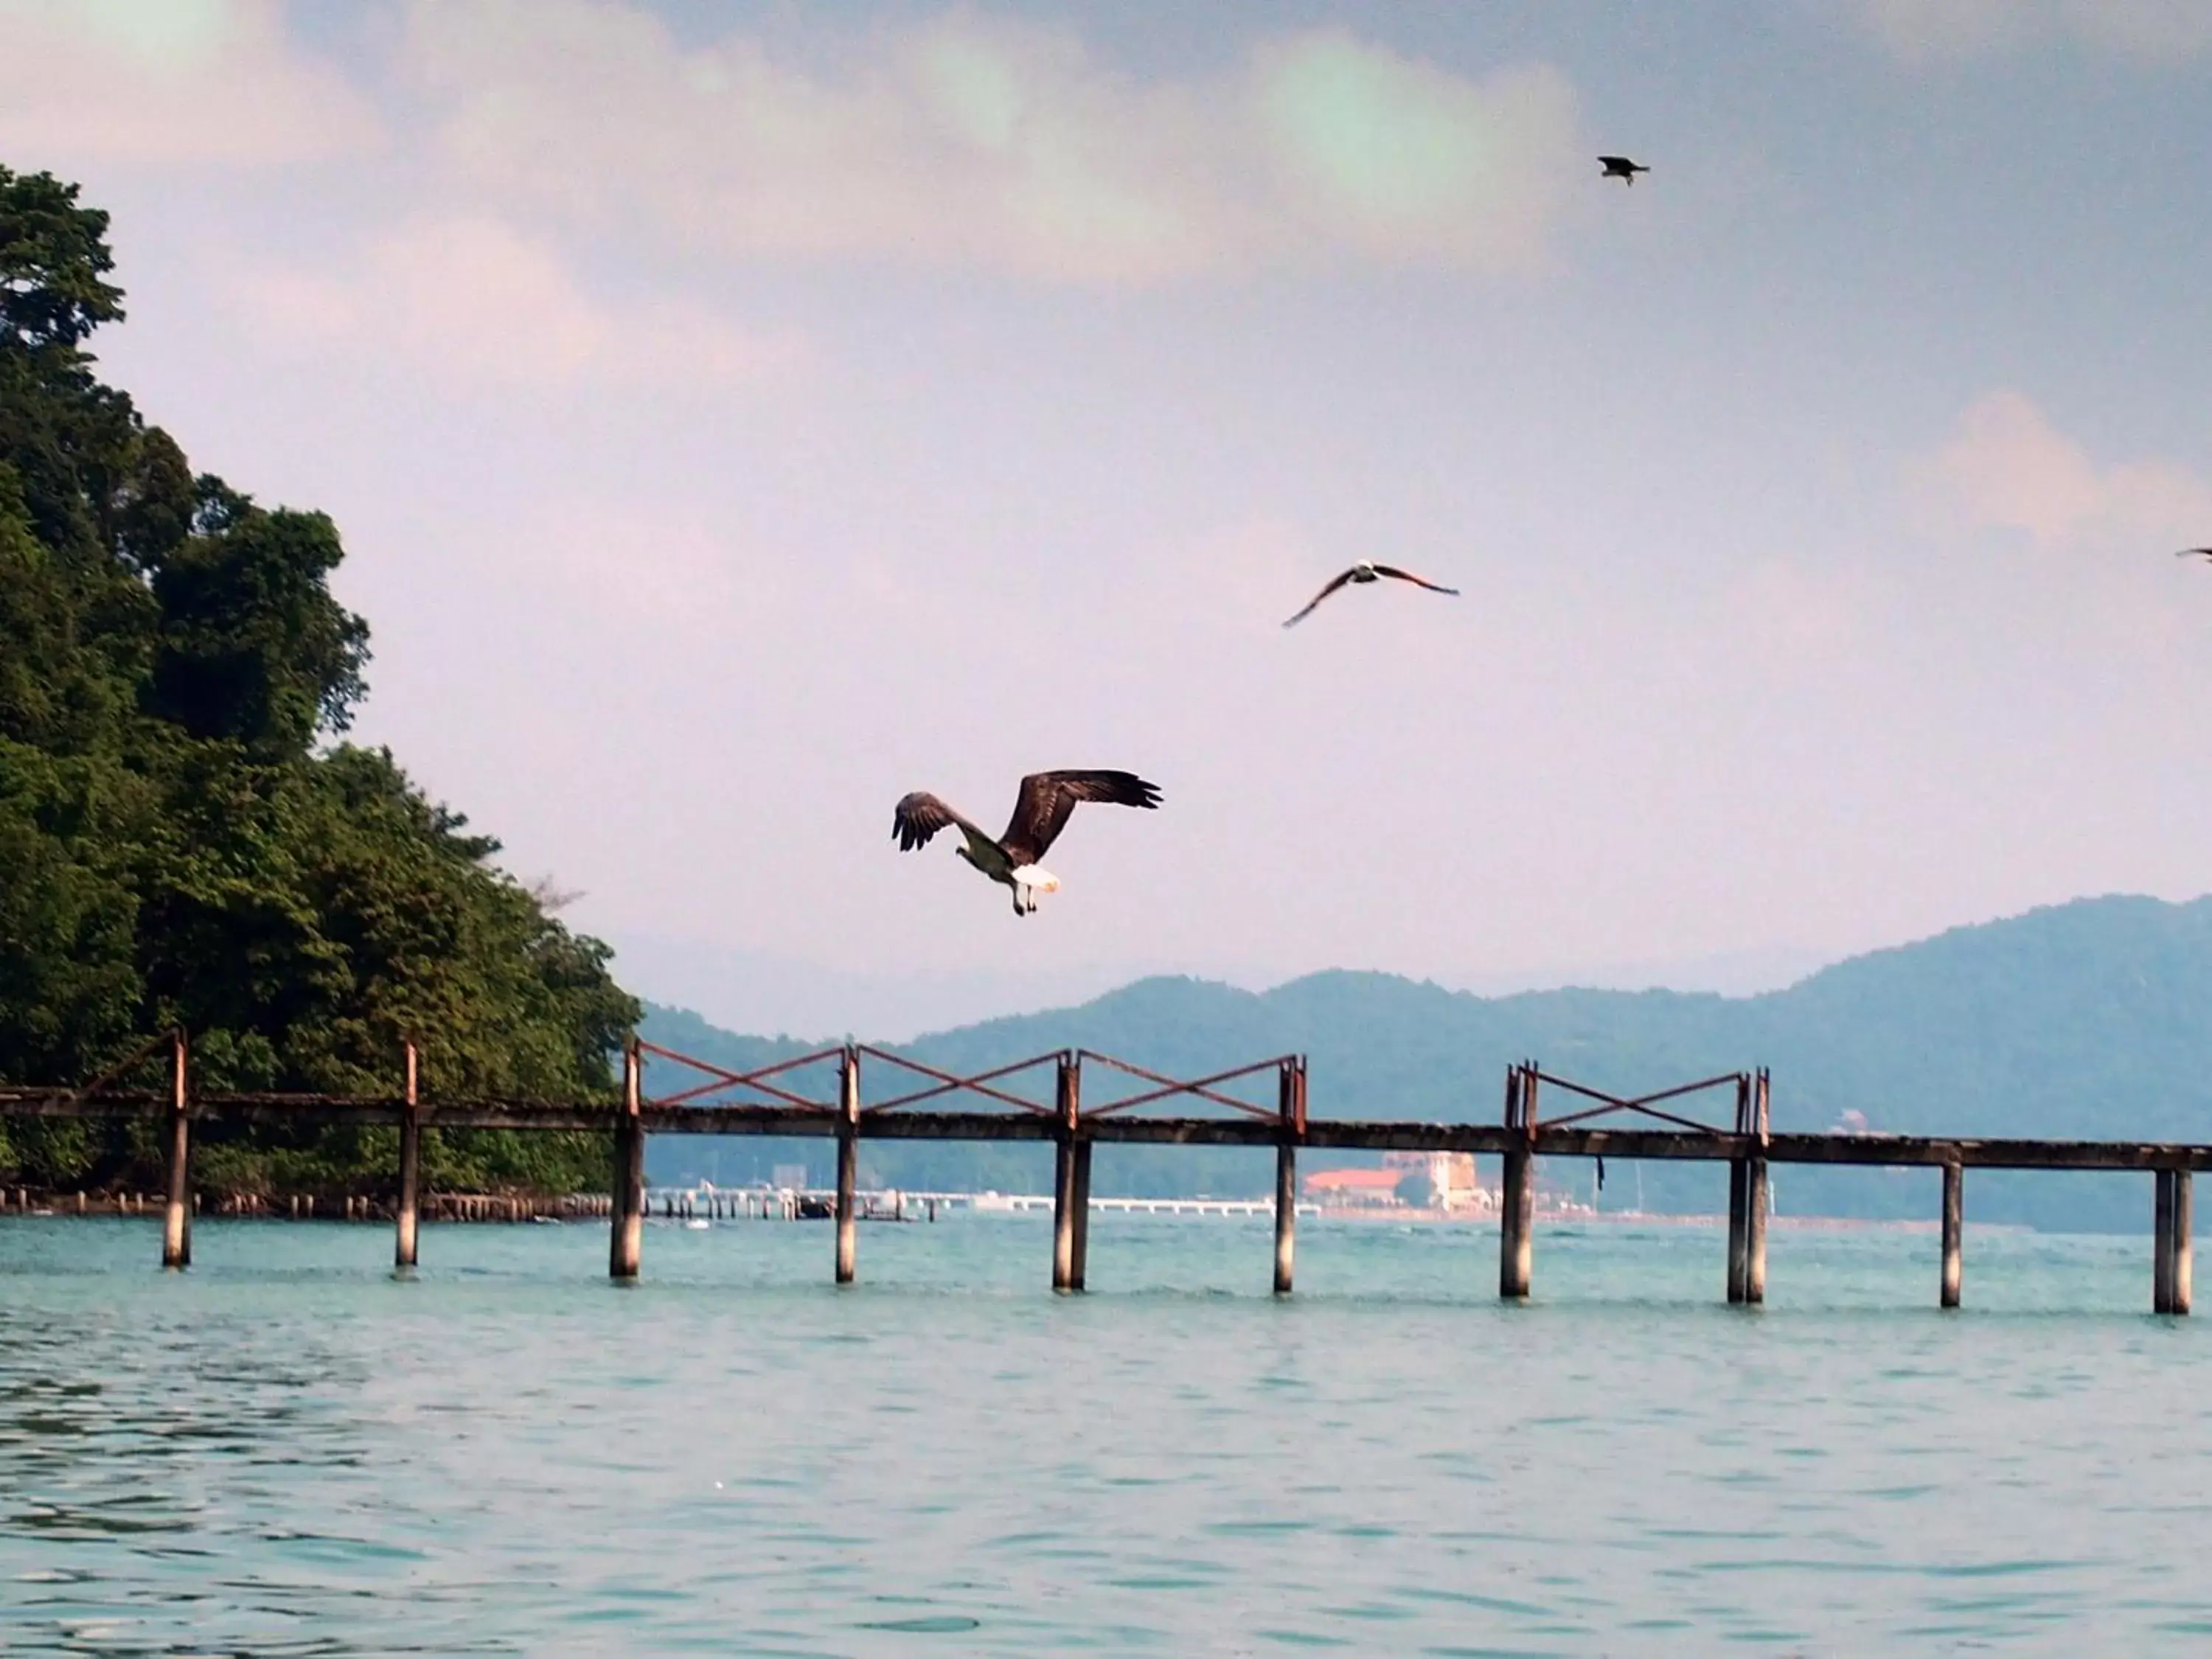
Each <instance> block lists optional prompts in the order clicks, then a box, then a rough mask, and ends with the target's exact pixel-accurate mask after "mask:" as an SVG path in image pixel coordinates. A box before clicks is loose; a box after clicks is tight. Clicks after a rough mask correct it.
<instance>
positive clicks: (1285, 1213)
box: [0, 1033, 2212, 1316]
mask: <svg viewBox="0 0 2212 1659" xmlns="http://www.w3.org/2000/svg"><path fill="white" fill-rule="evenodd" d="M161 1048H167V1051H168V1052H167V1055H166V1060H167V1079H166V1084H167V1086H166V1087H163V1088H158V1089H155V1088H147V1087H143V1086H137V1087H125V1086H121V1085H118V1083H117V1081H116V1079H119V1078H124V1077H128V1076H130V1075H131V1074H132V1073H134V1072H137V1070H139V1069H140V1068H141V1067H142V1066H144V1065H145V1064H147V1063H148V1062H149V1060H151V1059H153V1058H154V1057H155V1056H156V1055H157V1054H159V1051H160V1050H161ZM649 1063H650V1064H653V1066H655V1067H656V1069H659V1068H673V1069H674V1071H675V1073H676V1074H677V1081H678V1084H679V1085H680V1086H678V1087H676V1088H674V1089H672V1090H671V1091H669V1092H666V1093H664V1094H660V1095H657V1096H656V1095H651V1094H648V1093H647V1091H646V1086H645V1079H646V1073H647V1065H648V1064H649ZM394 1071H395V1076H394V1082H395V1083H396V1084H397V1085H398V1089H397V1091H395V1092H394V1093H393V1094H392V1095H391V1096H389V1097H350V1096H336V1095H296V1094H225V1093H201V1092H197V1091H195V1090H193V1088H192V1087H191V1045H190V1042H189V1041H188V1039H187V1038H186V1036H185V1035H184V1034H183V1033H169V1034H166V1035H164V1036H161V1037H159V1038H156V1039H155V1040H154V1041H153V1042H149V1043H148V1044H147V1045H146V1046H145V1047H144V1048H141V1049H140V1050H138V1051H137V1053H136V1054H132V1055H131V1056H130V1057H129V1058H128V1059H126V1060H122V1061H119V1062H118V1063H117V1064H116V1065H115V1066H112V1067H110V1068H108V1070H107V1071H106V1072H104V1073H101V1074H100V1076H99V1077H97V1078H95V1079H93V1080H92V1081H91V1082H89V1083H88V1084H86V1085H82V1086H81V1087H77V1088H73V1089H68V1088H24V1087H5V1086H0V1119H24V1118H63V1119H67V1118H78V1119H110V1120H112V1119H129V1120H138V1121H150V1122H153V1123H155V1124H156V1125H157V1126H159V1127H161V1128H165V1129H166V1130H167V1136H166V1144H167V1148H168V1162H167V1176H168V1179H167V1191H166V1193H165V1194H164V1197H163V1223H162V1242H161V1263H162V1265H163V1266H164V1267H170V1268H178V1269H181V1268H183V1267H187V1266H189V1265H190V1263H191V1218H192V1215H193V1213H194V1212H195V1211H196V1210H197V1208H198V1204H197V1195H196V1194H195V1191H194V1188H193V1186H192V1181H191V1140H192V1134H191V1131H192V1126H193V1125H194V1124H196V1123H210V1122H221V1123H230V1124H246V1125H252V1124H269V1125H291V1126H298V1125H324V1124H341V1123H343V1124H380V1125H381V1124H390V1125H393V1126H396V1127H398V1130H399V1152H398V1161H397V1168H396V1170H394V1172H393V1180H394V1187H395V1189H396V1194H397V1196H396V1199H395V1200H394V1201H393V1203H392V1206H391V1214H392V1218H393V1221H394V1229H395V1242H394V1261H395V1262H396V1264H397V1266H398V1268H399V1269H400V1270H401V1271H403V1272H404V1271H405V1270H406V1269H408V1268H410V1267H413V1266H414V1265H415V1263H416V1260H417V1255H418V1249H419V1245H420V1240H421V1232H420V1227H421V1223H422V1219H423V1218H424V1216H425V1215H426V1213H428V1214H438V1213H440V1212H441V1209H440V1208H433V1209H432V1210H430V1211H428V1212H426V1210H425V1207H424V1206H423V1203H422V1194H420V1192H419V1191H418V1190H417V1188H418V1183H419V1175H418V1169H419V1152H418V1148H419V1144H420V1136H421V1133H422V1131H423V1130H424V1129H428V1128H436V1129H509V1130H588V1131H593V1132H597V1133H605V1135H606V1136H607V1137H608V1141H609V1149H610V1167H611V1182H610V1192H609V1194H608V1196H607V1198H606V1199H605V1201H604V1203H603V1204H601V1205H595V1206H593V1207H594V1208H595V1209H596V1210H597V1211H598V1212H599V1213H600V1214H603V1215H604V1216H605V1218H607V1219H608V1221H609V1227H610V1239H609V1260H608V1270H609V1273H610V1274H611V1276H612V1277H613V1278H615V1279H635V1277H637V1275H638V1274H639V1273H641V1271H642V1270H643V1254H644V1243H643V1230H642V1224H643V1221H644V1219H645V1217H646V1215H647V1192H646V1187H645V1139H646V1137H647V1135H649V1134H710V1135H790V1136H812V1137H818V1138H822V1139H833V1140H835V1141H836V1148H837V1181H836V1188H835V1192H834V1194H833V1195H832V1196H831V1197H830V1199H829V1209H830V1212H831V1218H832V1219H834V1221H835V1224H836V1225H835V1229H834V1237H835V1246H834V1260H833V1267H832V1273H833V1277H834V1279H836V1282H837V1283H838V1284H841V1285H842V1284H849V1283H851V1282H852V1281H853V1280H854V1278H855V1277H856V1276H857V1274H858V1272H859V1244H858V1237H857V1233H856V1230H855V1224H856V1223H857V1222H858V1221H859V1220H860V1219H861V1218H862V1217H863V1215H864V1213H866V1211H867V1210H868V1208H869V1207H870V1206H868V1205H867V1204H866V1203H865V1202H864V1200H862V1198H861V1196H860V1192H859V1188H858V1180H857V1176H858V1168H859V1162H858V1159H859V1148H860V1143H861V1141H863V1140H864V1139H865V1140H972V1141H1000V1142H1034V1143H1045V1142H1049V1143H1051V1144H1052V1145H1053V1146H1054V1149H1055V1158H1054V1188H1053V1199H1052V1203H1051V1207H1052V1210H1053V1245H1052V1263H1051V1284H1052V1287H1053V1288H1054V1290H1055V1291H1064V1292H1076V1291H1081V1290H1082V1289H1083V1288H1084V1279H1085V1270H1086V1267H1087V1261H1088V1254H1089V1243H1090V1237H1089V1236H1090V1225H1089V1223H1090V1217H1091V1212H1093V1211H1094V1210H1097V1209H1101V1208H1104V1207H1109V1206H1115V1207H1127V1208H1130V1209H1144V1210H1152V1211H1155V1212H1157V1211H1160V1210H1168V1211H1172V1212H1184V1213H1188V1212H1192V1211H1193V1210H1194V1209H1196V1208H1197V1207H1198V1206H1200V1205H1205V1206H1208V1207H1210V1208H1215V1209H1219V1210H1221V1211H1222V1212H1225V1213H1226V1212H1231V1211H1232V1210H1234V1211H1235V1212H1238V1213H1249V1214H1255V1215H1272V1216H1273V1222H1274V1228H1273V1236H1274V1250H1273V1287H1274V1290H1275V1291H1276V1292H1277V1293H1278V1294H1279V1295H1288V1294H1290V1293H1291V1287H1292V1281H1293V1277H1294V1268H1295V1263H1296V1233H1297V1216H1298V1213H1299V1212H1300V1210H1301V1209H1303V1208H1305V1207H1306V1206H1300V1205H1299V1204H1297V1202H1296V1201H1295V1194H1296V1192H1297V1155H1298V1153H1299V1152H1300V1151H1301V1150H1304V1149H1312V1150H1316V1151H1332V1152H1340V1151H1358V1152H1468V1153H1474V1154H1479V1155H1482V1156H1486V1157H1492V1158H1498V1159H1499V1160H1500V1162H1501V1164H1502V1166H1503V1169H1504V1183H1503V1194H1504V1201H1503V1203H1502V1205H1501V1213H1500V1225H1499V1254H1498V1291H1499V1294H1500V1295H1501V1296H1503V1297H1505V1298H1507V1299H1509V1300H1513V1301H1519V1300H1523V1299H1525V1298H1527V1297H1528V1296H1529V1295H1530V1294H1531V1292H1532V1288H1533V1285H1534V1270H1535V1239H1536V1228H1535V1211H1534V1161H1535V1160H1536V1159H1538V1158H1592V1159H1600V1160H1602V1159H1604V1158H1617V1159H1624V1160H1633V1159H1643V1158H1653V1159H1664V1160H1680V1159H1689V1160H1702V1161H1705V1162H1712V1163H1725V1164H1728V1166H1729V1218H1728V1244H1727V1253H1726V1257H1727V1259H1726V1261H1725V1263H1724V1264H1723V1269H1724V1270H1723V1274H1722V1279H1723V1283H1724V1285H1725V1287H1726V1291H1725V1293H1726V1296H1727V1298H1728V1300H1729V1302H1730V1303H1731V1304H1739V1305H1742V1306H1746V1307H1756V1306H1758V1305H1759V1304H1762V1303H1763V1302H1764V1301H1765V1297H1766V1288H1767V1274H1766V1218H1767V1210H1768V1200H1767V1176H1768V1170H1769V1169H1770V1168H1771V1166H1772V1165H1774V1164H1854V1165H1859V1166H1862V1167H1867V1168H1882V1169H1894V1168H1900V1167H1923V1166H1924V1167H1929V1168H1934V1169H1936V1170H1941V1171H1942V1178H1943V1189H1942V1258H1941V1261H1940V1263H1939V1264H1938V1271H1937V1275H1936V1279H1937V1292H1936V1299H1937V1302H1938V1304H1939V1305H1941V1306H1942V1307H1945V1308H1956V1307H1959V1306H1960V1305H1961V1304H1962V1301H1963V1291H1964V1279H1965V1236H1964V1234H1965V1229H1964V1220H1963V1218H1964V1214H1965V1208H1964V1205H1965V1183H1966V1171H1967V1170H1970V1169H1984V1170H2142V1171H2146V1172H2148V1173H2149V1174H2150V1175H2151V1176H2152V1177H2153V1181H2152V1223H2153V1225H2152V1235H2151V1237H2152V1245H2151V1257H2152V1260H2151V1308H2152V1310H2153V1311H2154V1312H2155V1313H2159V1314H2166V1315H2173V1316H2180V1315H2185V1314H2187V1313H2188V1312H2189V1311H2190V1305H2191V1296H2192V1280H2193V1273H2192V1263H2193V1246H2192V1241H2191V1229H2192V1225H2193V1212H2194V1204H2193V1198H2192V1191H2191V1187H2192V1177H2193V1176H2194V1175H2195V1173H2196V1171H2197V1170H2200V1169H2206V1168H2212V1146H2199V1145H2189V1144H2179V1143H2170V1142H2139V1141H2114V1140H2047V1139H1992V1138H1987V1137H1972V1138H1960V1139H1946V1138H1942V1137H1935V1136H1924V1135H1869V1134H1818V1133H1786V1132H1784V1133H1778V1132H1776V1131H1775V1130H1774V1129H1773V1128H1772V1127H1771V1121H1770V1118H1771V1113H1770V1104H1771V1080H1770V1079H1769V1076H1768V1074H1767V1073H1766V1072H1765V1070H1764V1069H1763V1068H1762V1069H1759V1070H1756V1071H1749V1072H1731V1073H1722V1074H1719V1075H1717V1076H1713V1077H1709V1078H1704V1079H1699V1080H1697V1081H1695V1082H1692V1083H1686V1084H1680V1085H1675V1086H1673V1087H1669V1088H1666V1089H1662V1090H1659V1091H1656V1092H1654V1093H1650V1094H1644V1095H1637V1096H1622V1095H1615V1094H1613V1093H1610V1092H1608V1091H1604V1090H1601V1089H1596V1088H1593V1087H1591V1086H1589V1085H1586V1084H1582V1083H1577V1082H1575V1081H1572V1080H1571V1079H1565V1078H1561V1077H1557V1076H1554V1075H1553V1074H1551V1073H1547V1072H1545V1071H1543V1070H1542V1069H1541V1067H1540V1066H1537V1065H1536V1064H1535V1063H1534V1062H1533V1061H1524V1062H1522V1063H1521V1064H1519V1065H1516V1066H1511V1067H1510V1068H1509V1069H1508V1071H1507V1073H1506V1077H1505V1088H1504V1113H1503V1115H1502V1119H1501V1121H1498V1122H1495V1123H1488V1124H1485V1123H1425V1122H1409V1121H1374V1120H1358V1119H1332V1118H1328V1117H1316V1116H1315V1115H1312V1114H1311V1113H1310V1110H1309V1103H1308V1098H1307V1086H1306V1062H1305V1057H1304V1055H1302V1054H1279V1055H1276V1056H1274V1057H1273V1058H1271V1059H1267V1060H1256V1061H1253V1062H1251V1063H1249V1064H1247V1065H1243V1066H1234V1067H1231V1068H1230V1069H1228V1070H1225V1071H1221V1072H1217V1073H1212V1074H1210V1075H1208V1076H1206V1077H1202V1078H1198V1079H1188V1080H1185V1079H1176V1078H1171V1077H1167V1076H1164V1075H1162V1074H1160V1073H1157V1072H1153V1071H1150V1070H1148V1069H1146V1067H1144V1066H1138V1065H1135V1064H1133V1062H1131V1061H1128V1060H1121V1059H1117V1058H1115V1056H1113V1055H1109V1054H1097V1053H1093V1052H1091V1051H1090V1050H1085V1049H1068V1050H1061V1051H1057V1052H1054V1053H1051V1054H1037V1055H1033V1056H1031V1057H1030V1058H1029V1059H1027V1060H1018V1061H1014V1062H1012V1063H1010V1064H1007V1065H1005V1066H995V1067H993V1068H991V1069H990V1070H987V1071H984V1072H981V1073H975V1075H973V1076H969V1077H960V1076H956V1075H954V1074H952V1073H948V1072H943V1071H939V1070H938V1069H936V1068H934V1067H932V1066H926V1065H923V1064H922V1063H921V1062H920V1061H918V1060H912V1059H910V1058H908V1057H906V1056H904V1055H901V1054H894V1053H892V1052H890V1050H887V1049H883V1048H875V1047H873V1046H872V1045H869V1044H865V1043H848V1044H844V1045H841V1046H839V1047H836V1048H824V1049H821V1050H818V1051H817V1052H815V1053H812V1054H803V1055H800V1056H798V1057H796V1058H794V1059H792V1060H784V1061H781V1062H780V1063H779V1064H777V1065H774V1066H764V1067H763V1068H761V1069H760V1070H758V1071H755V1072H750V1073H736V1072H732V1071H728V1070H726V1069H725V1068H723V1067H721V1066H715V1065H713V1064H711V1063H709V1062H708V1061H705V1060H699V1059H696V1058H695V1057H693V1056H691V1055H687V1054H678V1053H677V1052H676V1051H674V1050H672V1049H668V1048H661V1047H659V1046H658V1045H656V1044H653V1043H651V1042H645V1041H644V1040H642V1039H634V1040H633V1041H632V1042H631V1043H630V1044H629V1047H628V1048H626V1049H625V1051H624V1053H623V1087H622V1093H621V1097H620V1098H619V1099H618V1100H617V1101H615V1102H611V1103H605V1102H602V1103H590V1102H571V1103H561V1102H544V1101H520V1100H444V1099H440V1098H438V1097H436V1094H435V1090H425V1089H424V1088H423V1087H422V1080H421V1079H420V1077H419V1073H418V1067H417V1064H416V1054H415V1050H414V1048H413V1047H412V1046H411V1045H410V1046H409V1047H408V1048H407V1049H406V1051H405V1052H404V1054H403V1055H401V1056H399V1057H398V1064H397V1065H396V1066H395V1068H394ZM864 1071H865V1073H866V1079H867V1080H868V1081H869V1082H870V1083H872V1084H879V1085H880V1086H881V1087H882V1089H883V1090H884V1091H885V1092H882V1093H880V1094H878V1095H876V1096H875V1097H869V1096H868V1094H867V1092H866V1091H864V1089H863V1087H862V1084H863V1076H864ZM1046 1076H1048V1077H1049V1094H1048V1095H1046V1094H1045V1089H1044V1086H1043V1085H1042V1083H1041V1081H1040V1079H1043V1078H1045V1077H1046ZM1094 1076H1095V1077H1097V1078H1099V1079H1101V1080H1102V1083H1103V1084H1106V1085H1111V1086H1115V1087H1118V1088H1120V1089H1121V1092H1120V1093H1117V1094H1115V1095H1114V1096H1113V1097H1111V1098H1109V1099H1103V1100H1098V1099H1094V1100H1092V1101H1091V1103H1088V1104H1086V1103H1085V1098H1086V1097H1085V1082H1086V1079H1088V1078H1091V1077H1094ZM1269 1084H1272V1085H1273V1088H1272V1091H1271V1092H1272V1095H1273V1098H1272V1099H1259V1100H1255V1099H1253V1098H1251V1097H1250V1095H1251V1093H1252V1092H1253V1091H1254V1089H1255V1087H1258V1088H1260V1089H1261V1090H1263V1091H1265V1090H1266V1088H1267V1085H1269ZM810 1089H811V1090H812V1091H814V1092H809V1090H810ZM1553 1097H1561V1098H1563V1100H1564V1102H1565V1106H1566V1109H1565V1110H1563V1111H1562V1112H1560V1113H1559V1114H1558V1115H1553V1116H1548V1117H1547V1116H1546V1115H1544V1107H1545V1106H1546V1104H1547V1103H1548V1102H1549V1101H1550V1100H1551V1099H1552V1098H1553ZM1715 1097H1723V1098H1728V1099H1729V1100H1731V1101H1732V1103H1733V1112H1732V1114H1731V1115H1730V1116H1729V1119H1728V1121H1706V1120H1705V1119H1702V1118H1699V1117H1696V1116H1692V1115H1688V1114H1689V1113H1690V1112H1692V1110H1693V1109H1697V1106H1698V1103H1699V1102H1701V1101H1710V1100H1711V1099H1713V1098H1715ZM956 1100H957V1102H958V1103H959V1104H958V1106H957V1107H954V1106H952V1105H951V1104H949V1103H951V1102H953V1101H956ZM1167 1103H1175V1104H1176V1105H1177V1106H1178V1107H1184V1108H1188V1110H1184V1111H1181V1112H1178V1113H1176V1114H1172V1115H1171V1114H1170V1113H1167V1112H1165V1111H1163V1110H1162V1109H1161V1108H1162V1107H1163V1106H1164V1105H1166V1104H1167ZM1101 1145H1108V1146H1136V1145H1146V1146H1243V1147H1250V1148H1255V1149H1261V1150H1272V1151H1273V1152H1274V1154H1275V1170H1276V1180H1275V1196H1274V1199H1273V1201H1272V1202H1270V1201H1268V1200H1189V1199H1185V1200H1144V1199H1139V1200H1101V1199H1094V1198H1093V1197H1091V1153H1092V1150H1093V1149H1094V1148H1095V1147H1097V1146H1101ZM6 1196H7V1195H6V1194H0V1204H4V1202H5V1200H6ZM732 1196H734V1195H732ZM756 1196H757V1195H756ZM900 1196H901V1201H902V1203H904V1204H907V1205H916V1204H921V1203H923V1202H924V1201H927V1204H928V1205H929V1206H930V1209H929V1213H930V1214H932V1215H933V1214H934V1210H935V1206H936V1205H937V1204H938V1203H939V1202H940V1201H943V1200H946V1199H947V1197H948V1195H946V1194H903V1195H900ZM20 1202H21V1200H20V1197H19V1199H18V1204H19V1205H20ZM511 1202H512V1201H511V1200H495V1199H483V1200H467V1199H462V1200H446V1203H447V1204H448V1205H450V1204H453V1203H459V1204H463V1205H466V1204H471V1203H477V1204H482V1205H483V1206H494V1205H499V1204H508V1203H511ZM80 1206H82V1199H80ZM117 1207H118V1208H119V1209H122V1210H124V1211H125V1212H129V1208H130V1200H128V1198H127V1197H126V1198H122V1199H118V1200H117ZM310 1207H311V1211H312V1206H310ZM441 1207H442V1206H441ZM347 1209H348V1212H349V1213H350V1212H352V1209H353V1200H348V1202H347ZM443 1213H444V1214H446V1215H447V1216H452V1215H453V1213H454V1212H453V1211H452V1210H450V1209H445V1210H444V1211H443ZM485 1213H495V1212H492V1211H489V1209H488V1210H487V1211H486V1212H485ZM668 1213H671V1215H672V1214H673V1213H674V1212H673V1211H672V1210H671V1211H670V1212H668ZM294 1214H295V1215H297V1214H298V1210H297V1207H296V1206H295V1210H294ZM517 1218H520V1217H519V1215H518V1216H517ZM899 1218H902V1219H903V1218H907V1217H906V1215H905V1214H904V1213H902V1215H901V1216H900V1217H899Z"/></svg>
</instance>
